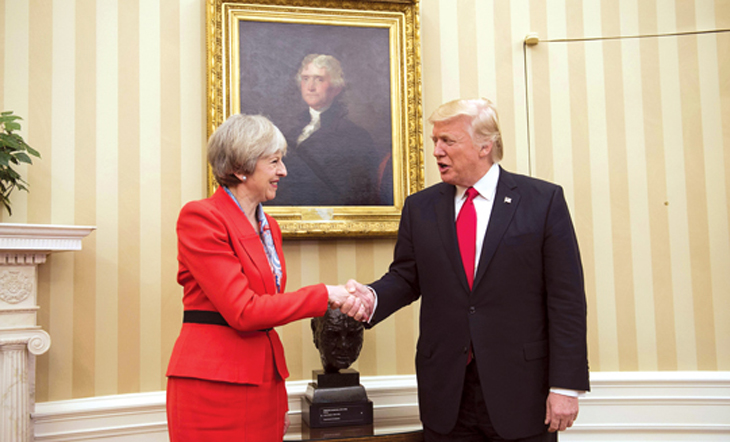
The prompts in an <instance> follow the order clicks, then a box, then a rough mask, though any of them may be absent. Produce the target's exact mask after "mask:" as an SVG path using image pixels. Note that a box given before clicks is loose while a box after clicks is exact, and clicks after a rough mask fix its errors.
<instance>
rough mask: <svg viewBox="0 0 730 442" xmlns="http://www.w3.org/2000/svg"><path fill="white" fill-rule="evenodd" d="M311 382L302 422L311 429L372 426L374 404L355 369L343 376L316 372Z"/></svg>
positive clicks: (305, 399) (343, 372)
mask: <svg viewBox="0 0 730 442" xmlns="http://www.w3.org/2000/svg"><path fill="white" fill-rule="evenodd" d="M312 375H313V376H312V377H313V378H315V379H317V382H311V383H310V384H309V386H308V387H307V392H306V394H305V395H304V396H303V397H302V420H303V421H304V422H305V423H306V424H307V425H309V427H310V428H326V427H342V426H352V425H370V424H372V423H373V402H372V401H370V400H368V397H367V393H366V392H365V388H364V387H363V386H362V385H360V374H359V373H358V372H357V371H355V370H352V369H347V370H341V371H340V372H339V373H324V372H323V371H321V370H316V371H313V372H312Z"/></svg>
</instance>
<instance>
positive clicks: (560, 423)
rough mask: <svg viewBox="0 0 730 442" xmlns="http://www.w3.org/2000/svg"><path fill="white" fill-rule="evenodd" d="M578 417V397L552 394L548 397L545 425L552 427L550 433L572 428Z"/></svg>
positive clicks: (549, 429)
mask: <svg viewBox="0 0 730 442" xmlns="http://www.w3.org/2000/svg"><path fill="white" fill-rule="evenodd" d="M577 417H578V398H577V397H572V396H566V395H564V394H559V393H552V392H551V393H550V394H549V395H548V398H547V410H546V412H545V425H548V424H549V425H550V428H548V431H549V432H551V433H555V432H556V431H563V430H565V429H566V428H570V427H572V426H573V422H575V419H576V418H577Z"/></svg>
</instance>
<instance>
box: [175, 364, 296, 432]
mask: <svg viewBox="0 0 730 442" xmlns="http://www.w3.org/2000/svg"><path fill="white" fill-rule="evenodd" d="M269 362H271V367H266V368H267V369H266V370H265V373H269V374H270V375H269V376H268V379H264V382H263V383H262V384H261V385H247V384H231V383H226V382H216V381H206V380H202V379H191V378H180V377H170V378H168V380H167V426H168V431H169V433H170V441H171V442H198V441H200V442H218V441H221V442H231V441H250V442H269V441H271V442H281V441H282V440H283V438H284V415H285V414H286V412H287V411H288V408H289V407H288V403H287V394H286V385H285V383H284V380H283V379H281V377H280V376H279V374H278V373H277V372H276V368H274V365H273V359H271V360H269V359H268V358H267V365H268V363H269Z"/></svg>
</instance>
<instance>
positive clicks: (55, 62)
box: [0, 0, 730, 401]
mask: <svg viewBox="0 0 730 442" xmlns="http://www.w3.org/2000/svg"><path fill="white" fill-rule="evenodd" d="M420 10H421V46H422V52H421V55H422V61H423V104H424V114H425V115H426V116H428V115H429V114H430V112H432V111H433V110H434V109H435V107H436V106H438V105H439V104H440V103H442V102H444V101H447V100H451V99H454V98H458V97H474V96H486V97H490V98H492V99H494V100H495V101H496V102H497V104H498V106H499V109H500V114H501V123H502V131H503V135H504V138H505V145H506V155H505V160H504V161H503V165H504V167H505V168H507V169H509V170H513V171H518V172H521V173H529V174H532V175H535V176H538V177H541V178H546V179H549V180H552V181H555V182H558V183H559V184H561V185H563V186H564V187H565V189H566V196H567V198H568V201H569V204H570V206H571V209H572V211H573V215H574V220H575V224H576V228H577V231H578V235H579V240H580V245H581V248H582V253H583V259H584V267H585V274H586V289H587V294H588V302H589V336H588V340H589V352H590V362H591V368H592V370H594V371H614V370H621V371H636V370H638V371H652V370H730V272H729V271H728V269H730V238H729V237H730V223H729V222H728V212H730V199H729V198H728V195H729V194H730V55H729V54H730V33H728V32H714V33H703V34H699V35H695V34H692V35H681V36H662V37H651V36H653V35H658V34H662V35H664V34H677V33H686V32H696V31H718V30H723V29H724V30H727V29H728V28H730V0H547V1H546V0H511V1H508V0H422V2H421V5H420ZM204 16H205V5H204V1H203V0H0V23H2V32H0V109H3V110H13V111H15V112H16V113H17V114H20V115H22V116H24V117H25V121H24V126H23V135H24V136H25V137H26V139H27V141H28V142H29V143H30V144H31V145H32V146H34V147H35V148H36V149H38V150H40V151H41V153H42V155H43V159H42V160H40V161H37V162H36V164H34V165H33V166H32V167H30V168H27V169H24V170H25V172H24V175H25V176H26V177H28V180H29V181H30V185H31V193H30V194H27V195H26V194H24V193H18V194H15V195H14V198H13V202H14V203H13V204H14V215H13V216H12V217H9V216H7V214H5V213H4V214H3V215H2V217H1V218H0V221H2V222H20V223H38V224H76V225H94V226H97V230H96V231H95V232H94V233H92V234H91V235H90V236H89V237H88V238H87V239H85V240H84V249H83V250H82V251H81V252H76V253H70V252H69V253H61V254H57V255H52V256H51V257H50V259H49V261H48V262H47V263H46V264H45V265H43V266H42V267H41V268H40V276H39V304H40V306H41V310H40V313H39V322H40V324H41V325H42V327H43V328H44V329H45V330H47V331H48V332H49V333H50V334H51V337H52V346H51V350H50V351H49V352H48V353H47V354H45V355H43V356H41V357H39V358H38V360H37V386H36V387H37V392H36V394H37V397H36V399H37V400H38V401H49V400H61V399H70V398H78V397H89V396H102V395H110V394H122V393H131V392H142V391H155V390H161V389H164V386H165V378H164V371H165V367H166V364H167V358H168V356H169V353H170V350H171V347H172V345H173V342H174V340H175V337H176V336H177V333H178V331H179V327H180V319H181V302H180V296H181V290H180V288H179V287H178V286H177V284H176V282H175V272H176V267H177V266H176V247H175V232H174V224H175V220H176V217H177V213H178V210H179V209H180V207H181V206H182V204H184V203H185V202H186V201H189V200H192V199H198V198H202V197H204V196H205V167H204V154H203V146H204V144H205V106H206V101H205V81H206V76H205V70H204V66H205V41H204V36H205V34H204V31H205V24H204V23H205V22H204ZM530 32H536V33H538V35H539V36H540V40H541V41H540V43H539V44H538V45H536V46H530V47H527V48H524V47H523V39H524V37H525V35H526V34H528V33H530ZM639 36H641V37H643V38H622V39H615V38H614V37H639ZM585 38H588V39H589V40H588V41H576V40H581V39H585ZM555 40H568V41H555ZM424 127H426V130H427V131H428V130H430V129H429V128H428V125H424ZM426 139H428V137H426ZM425 154H426V159H427V162H426V182H427V184H433V183H435V182H437V181H438V173H437V171H436V169H435V166H434V164H432V161H431V160H430V158H431V157H430V155H431V146H430V145H429V144H427V145H426V146H425ZM393 245H394V240H393V239H358V240H355V239H352V240H327V241H311V240H309V241H287V243H286V244H285V254H286V259H287V263H288V269H289V288H297V287H299V286H302V285H306V284H311V283H316V282H320V281H324V282H327V283H341V282H344V281H346V280H347V279H348V278H350V277H356V278H358V279H360V280H363V281H370V280H372V279H374V278H376V277H378V276H379V275H380V274H382V273H383V272H384V271H385V270H386V269H387V266H388V264H389V262H390V258H391V255H392V249H393ZM280 333H281V335H282V339H283V341H284V344H285V347H286V352H287V359H288V363H289V366H290V370H291V373H292V377H291V379H292V380H297V379H308V378H309V377H310V376H311V370H313V369H316V368H318V367H319V361H318V358H319V355H318V353H317V351H316V350H315V348H314V346H313V344H312V342H311V332H310V329H309V322H308V321H300V322H298V323H294V324H289V325H287V326H285V327H281V329H280ZM417 336H418V310H417V306H412V307H409V308H407V309H404V310H402V311H401V312H399V313H398V314H396V316H395V317H394V318H393V319H391V320H389V321H387V322H385V323H383V324H381V325H379V326H378V327H376V328H375V329H373V330H370V331H368V332H367V333H366V339H365V345H364V347H363V350H362V353H361V356H360V359H359V360H358V362H357V363H356V368H357V369H358V370H360V372H361V373H362V374H363V375H365V376H376V375H392V374H411V373H413V372H414V368H413V358H414V353H415V350H414V349H415V343H416V340H417Z"/></svg>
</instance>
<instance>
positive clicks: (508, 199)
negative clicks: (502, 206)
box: [504, 196, 512, 204]
mask: <svg viewBox="0 0 730 442" xmlns="http://www.w3.org/2000/svg"><path fill="white" fill-rule="evenodd" d="M504 202H505V203H507V204H512V198H510V197H508V196H506V197H504Z"/></svg>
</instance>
